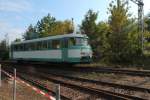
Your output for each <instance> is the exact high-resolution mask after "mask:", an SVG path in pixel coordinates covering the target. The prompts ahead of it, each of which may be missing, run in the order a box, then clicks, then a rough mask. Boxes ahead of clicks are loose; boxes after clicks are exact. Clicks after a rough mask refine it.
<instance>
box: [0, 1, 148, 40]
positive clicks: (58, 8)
mask: <svg viewBox="0 0 150 100" xmlns="http://www.w3.org/2000/svg"><path fill="white" fill-rule="evenodd" d="M143 1H144V14H145V15H146V14H147V13H148V12H150V6H149V4H150V0H143ZM110 2H111V0H0V40H2V39H4V38H5V37H6V36H7V38H9V41H13V40H15V39H16V38H22V35H23V33H24V32H25V31H26V29H27V27H28V26H29V25H30V24H33V25H35V24H36V23H37V21H38V20H40V19H41V18H42V17H43V16H46V15H47V14H48V13H50V14H51V15H52V16H54V17H55V18H56V19H57V20H66V19H70V20H71V18H74V23H75V26H77V25H79V24H81V22H82V20H83V19H84V15H85V14H86V12H87V11H88V10H89V9H92V10H94V11H96V12H97V11H98V12H99V16H98V21H106V20H107V18H108V14H107V12H108V9H107V8H108V7H109V3H110ZM129 6H130V12H131V13H132V14H133V16H135V17H137V5H135V4H134V3H132V2H131V1H130V2H129ZM6 34H7V35H6Z"/></svg>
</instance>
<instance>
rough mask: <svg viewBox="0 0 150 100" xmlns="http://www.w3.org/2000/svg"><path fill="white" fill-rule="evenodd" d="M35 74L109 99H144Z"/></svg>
mask: <svg viewBox="0 0 150 100" xmlns="http://www.w3.org/2000/svg"><path fill="white" fill-rule="evenodd" d="M28 74H29V73H28ZM32 75H33V74H32ZM19 76H20V77H21V78H23V79H24V80H26V81H28V82H31V83H32V82H34V84H35V85H37V83H38V84H40V82H35V81H34V80H32V81H31V80H28V79H27V78H25V77H23V76H21V75H19ZM35 76H36V77H37V76H38V77H40V78H42V79H45V80H49V81H52V82H54V83H58V84H61V85H63V86H67V87H70V88H74V89H78V90H82V91H84V92H89V93H91V94H93V95H94V94H95V93H96V94H97V95H101V96H102V97H104V98H106V99H108V100H110V99H113V100H116V99H117V100H129V99H131V100H144V99H142V98H139V97H135V96H130V95H125V94H120V93H114V92H110V91H106V90H101V89H96V88H92V87H87V86H81V85H77V84H72V83H68V82H64V81H62V80H58V79H56V78H52V77H47V76H45V75H44V74H38V75H35ZM68 78H69V77H68ZM70 78H71V77H70ZM74 79H75V78H74ZM84 81H85V80H84ZM42 86H43V84H42Z"/></svg>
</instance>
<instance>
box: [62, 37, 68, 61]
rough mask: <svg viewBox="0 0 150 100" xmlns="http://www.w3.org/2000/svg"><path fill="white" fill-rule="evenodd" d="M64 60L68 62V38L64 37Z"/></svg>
mask: <svg viewBox="0 0 150 100" xmlns="http://www.w3.org/2000/svg"><path fill="white" fill-rule="evenodd" d="M62 60H63V62H68V38H63V42H62Z"/></svg>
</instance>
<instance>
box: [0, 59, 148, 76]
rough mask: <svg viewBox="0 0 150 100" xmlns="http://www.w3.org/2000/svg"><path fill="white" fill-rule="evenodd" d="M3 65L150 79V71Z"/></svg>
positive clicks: (25, 64) (32, 64)
mask: <svg viewBox="0 0 150 100" xmlns="http://www.w3.org/2000/svg"><path fill="white" fill-rule="evenodd" d="M0 63H3V64H9V65H14V64H15V65H19V66H35V68H40V67H41V66H43V68H45V69H47V68H51V69H55V70H58V71H59V70H61V71H74V72H82V73H91V72H95V73H114V74H126V75H132V76H141V77H150V71H139V70H127V69H119V68H106V67H104V68H102V67H99V66H95V67H70V66H64V65H61V66H60V65H55V64H52V65H51V64H45V63H24V64H18V63H16V62H9V61H7V62H2V61H0Z"/></svg>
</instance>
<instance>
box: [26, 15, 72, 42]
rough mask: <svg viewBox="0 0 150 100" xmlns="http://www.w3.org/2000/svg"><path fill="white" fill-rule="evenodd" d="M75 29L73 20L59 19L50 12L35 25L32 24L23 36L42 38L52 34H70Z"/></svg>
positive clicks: (28, 38)
mask: <svg viewBox="0 0 150 100" xmlns="http://www.w3.org/2000/svg"><path fill="white" fill-rule="evenodd" d="M73 31H74V25H73V23H72V21H70V20H65V21H57V20H56V19H55V17H53V16H51V15H50V14H48V15H47V16H44V17H43V18H42V19H41V20H40V21H38V22H37V24H36V25H35V26H33V25H32V24H31V25H30V26H29V27H28V29H27V31H26V32H25V33H24V35H23V37H24V39H25V40H30V39H35V38H42V37H47V36H52V35H61V34H69V33H72V32H73Z"/></svg>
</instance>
